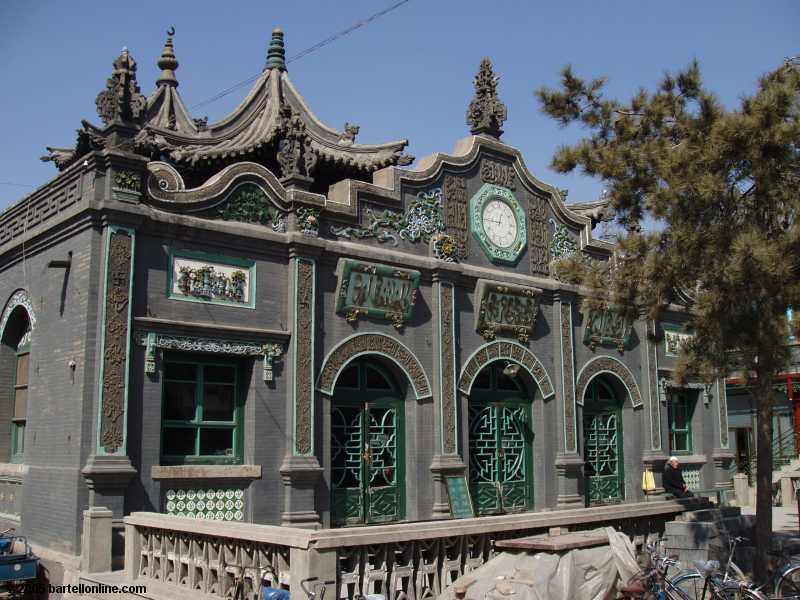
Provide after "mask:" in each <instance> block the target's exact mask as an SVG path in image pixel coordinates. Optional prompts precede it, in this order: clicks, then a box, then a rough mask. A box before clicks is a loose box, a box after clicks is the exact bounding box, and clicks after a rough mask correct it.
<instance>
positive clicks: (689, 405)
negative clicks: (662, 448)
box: [667, 389, 699, 456]
mask: <svg viewBox="0 0 800 600" xmlns="http://www.w3.org/2000/svg"><path fill="white" fill-rule="evenodd" d="M695 392H697V393H699V390H686V389H683V390H682V391H681V392H676V391H675V390H674V389H672V390H670V391H667V397H668V398H669V400H668V403H667V407H668V409H667V410H668V413H669V419H668V421H669V451H670V454H674V455H675V456H680V455H687V454H692V451H693V446H694V441H693V439H692V419H693V418H694V411H695V409H696V408H697V394H696V393H695ZM676 398H678V399H679V402H680V403H681V404H684V405H685V407H684V411H685V412H686V428H685V429H680V430H678V429H676V427H675V404H676V402H675V399H676ZM675 433H686V448H684V449H682V450H678V449H677V448H675V443H674V442H675Z"/></svg>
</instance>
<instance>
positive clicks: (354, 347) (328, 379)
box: [317, 333, 432, 400]
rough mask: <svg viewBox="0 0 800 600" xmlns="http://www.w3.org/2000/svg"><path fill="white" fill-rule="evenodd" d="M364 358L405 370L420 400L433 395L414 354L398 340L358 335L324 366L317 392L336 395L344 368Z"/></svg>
mask: <svg viewBox="0 0 800 600" xmlns="http://www.w3.org/2000/svg"><path fill="white" fill-rule="evenodd" d="M365 354H377V355H380V356H384V357H386V358H388V359H389V360H391V361H392V362H393V363H394V364H396V365H397V366H398V367H399V368H400V369H402V371H403V372H404V373H405V374H406V376H407V377H408V380H409V381H410V382H411V387H412V388H413V389H414V396H415V397H416V398H417V400H421V399H423V398H429V397H430V396H431V395H432V392H431V384H430V381H429V380H428V376H427V375H426V374H425V369H424V368H423V367H422V364H421V363H420V362H419V360H418V359H417V357H416V356H415V355H414V353H413V352H412V351H411V350H409V349H408V347H406V346H405V345H404V344H403V343H402V342H400V341H399V340H396V339H395V338H393V337H391V336H388V335H384V334H382V333H357V334H355V335H351V336H350V337H348V338H345V339H344V340H343V341H342V342H341V343H340V344H339V345H338V346H336V347H335V348H334V349H333V350H331V351H330V353H328V356H326V357H325V360H324V361H323V363H322V369H321V370H320V373H319V378H318V379H317V389H318V390H319V391H320V392H322V393H323V394H328V395H329V396H331V395H333V390H334V388H335V387H336V380H337V379H339V374H340V373H341V372H342V369H344V367H345V365H347V363H349V362H350V361H351V360H353V359H354V358H357V357H359V356H363V355H365Z"/></svg>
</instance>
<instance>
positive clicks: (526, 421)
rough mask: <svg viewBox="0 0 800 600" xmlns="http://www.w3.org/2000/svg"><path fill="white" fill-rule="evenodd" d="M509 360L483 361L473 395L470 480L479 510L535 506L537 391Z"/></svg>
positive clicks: (489, 511)
mask: <svg viewBox="0 0 800 600" xmlns="http://www.w3.org/2000/svg"><path fill="white" fill-rule="evenodd" d="M504 366H505V365H504V364H503V363H499V362H495V363H492V364H490V365H488V366H486V367H484V369H483V370H481V372H480V373H479V374H478V376H477V377H476V378H475V381H474V383H473V384H472V390H471V392H470V396H469V483H470V492H471V493H472V497H473V502H474V503H475V509H476V511H477V513H478V514H479V515H487V514H499V513H510V512H521V511H525V510H528V509H530V508H531V506H533V468H532V450H531V447H532V444H533V427H532V422H531V421H532V419H531V400H532V397H531V396H530V395H529V393H528V392H527V391H526V390H525V387H524V386H523V384H522V382H521V381H520V380H519V378H518V377H509V376H508V375H506V374H505V373H504V372H503V369H504Z"/></svg>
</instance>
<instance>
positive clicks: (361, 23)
mask: <svg viewBox="0 0 800 600" xmlns="http://www.w3.org/2000/svg"><path fill="white" fill-rule="evenodd" d="M407 2H409V0H400V1H399V2H395V3H394V4H392V5H391V6H388V7H386V8H384V9H383V10H381V11H379V12H376V13H375V14H373V15H370V16H369V17H367V18H366V19H361V20H360V21H356V22H355V23H353V24H352V25H350V27H347V28H346V29H342V30H341V31H339V32H337V33H334V34H333V35H331V36H329V37H327V38H325V39H324V40H322V41H321V42H317V43H316V44H314V45H313V46H309V47H308V48H306V49H305V50H301V51H300V52H298V53H297V54H294V55H292V56H290V57H289V58H287V59H286V64H289V63H291V62H294V61H296V60H299V59H301V58H303V57H305V56H308V55H309V54H311V53H312V52H316V51H317V50H319V49H320V48H323V47H324V46H327V45H328V44H331V43H333V42H335V41H336V40H338V39H340V38H343V37H344V36H346V35H349V34H351V33H353V32H354V31H355V30H356V29H360V28H362V27H366V26H367V25H369V24H370V23H372V22H373V21H375V20H377V19H379V18H380V17H382V16H384V15H386V14H389V13H390V12H392V11H393V10H395V9H397V8H400V7H401V6H402V5H403V4H406V3H407ZM260 76H261V73H257V74H256V75H253V76H252V77H248V78H247V79H245V80H244V81H240V82H239V83H236V84H234V85H232V86H231V87H229V88H225V89H224V90H222V91H221V92H219V93H218V94H216V95H214V96H212V97H211V98H208V99H206V100H203V101H202V102H198V103H197V104H194V105H192V106H190V107H189V108H190V109H192V110H194V109H196V108H200V107H201V106H206V105H208V104H211V103H212V102H216V101H217V100H219V99H221V98H224V97H225V96H227V95H228V94H231V93H233V92H235V91H236V90H238V89H240V88H242V87H244V86H246V85H249V84H251V83H253V82H254V81H255V80H256V79H258V78H259V77H260Z"/></svg>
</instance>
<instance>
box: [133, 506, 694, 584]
mask: <svg viewBox="0 0 800 600" xmlns="http://www.w3.org/2000/svg"><path fill="white" fill-rule="evenodd" d="M706 504H707V502H706V501H705V500H692V501H685V500H684V501H676V500H667V501H657V502H645V503H636V504H621V505H615V506H605V507H594V508H588V509H587V508H580V509H573V510H560V511H549V512H539V513H524V514H516V515H503V516H496V517H481V518H473V519H460V520H457V521H456V520H441V521H422V522H417V523H402V524H396V525H376V526H372V527H351V528H343V529H325V530H317V531H314V530H308V529H298V528H291V527H273V526H267V525H250V524H246V523H227V522H218V521H202V520H196V519H190V518H185V517H171V516H166V515H160V514H154V513H134V514H133V515H131V516H129V517H127V518H126V519H125V522H126V533H125V544H126V547H125V569H126V572H127V578H128V579H131V580H133V579H142V580H156V581H160V582H163V583H167V584H172V585H176V586H178V587H180V588H183V589H185V590H189V591H198V592H202V593H205V594H210V595H212V596H216V597H220V598H225V597H227V596H229V595H230V594H231V591H232V589H233V586H234V584H235V582H236V580H237V579H238V578H241V577H242V575H243V577H244V581H245V593H246V594H251V593H253V592H255V591H257V589H258V586H259V582H260V581H262V580H266V581H267V582H269V583H270V584H271V585H273V586H275V587H283V588H286V589H289V590H292V591H294V590H300V589H301V587H300V582H301V581H303V580H305V579H309V578H312V577H316V578H317V581H318V583H317V585H319V584H320V583H321V584H324V585H326V586H327V597H328V598H330V597H331V596H333V597H335V598H338V599H340V600H344V599H352V598H354V597H355V596H356V595H358V594H363V595H366V594H370V593H380V594H384V595H385V596H386V597H387V600H399V599H401V598H402V599H406V598H407V599H408V600H424V599H427V598H433V597H436V596H438V595H439V594H440V593H441V592H442V591H443V590H444V589H445V588H447V586H449V585H450V584H451V583H453V582H454V581H455V580H456V579H458V578H459V577H460V576H462V575H464V574H465V573H469V572H470V571H472V570H474V569H476V568H478V567H479V566H481V565H482V564H483V563H484V562H486V561H487V560H489V558H491V557H492V556H493V555H494V554H495V550H494V543H495V542H496V541H497V540H500V539H508V538H515V537H520V536H523V535H531V534H533V533H537V532H542V531H546V530H547V528H549V527H555V526H564V525H566V526H568V527H569V528H570V529H587V528H593V527H598V526H601V525H614V526H615V527H617V528H620V529H622V530H623V531H625V532H626V533H629V534H631V535H635V534H639V535H646V534H649V533H654V532H659V531H663V529H664V523H665V522H666V521H668V520H670V519H672V518H674V516H675V515H676V514H678V513H681V512H684V511H686V510H692V509H695V508H698V507H701V506H706ZM246 597H251V596H249V595H248V596H246ZM301 598H302V596H301Z"/></svg>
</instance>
